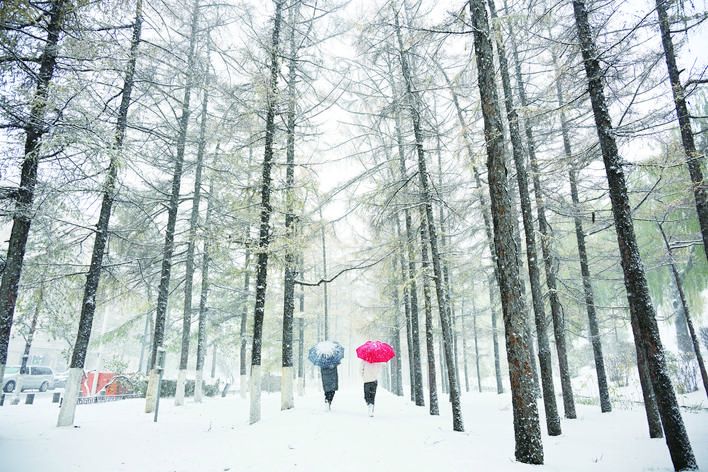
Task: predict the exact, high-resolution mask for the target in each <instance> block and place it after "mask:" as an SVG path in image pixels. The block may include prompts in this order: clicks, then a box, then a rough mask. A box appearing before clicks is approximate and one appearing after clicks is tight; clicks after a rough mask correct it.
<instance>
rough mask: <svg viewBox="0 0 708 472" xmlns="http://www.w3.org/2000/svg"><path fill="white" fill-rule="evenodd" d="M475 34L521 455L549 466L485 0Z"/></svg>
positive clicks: (476, 6)
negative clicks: (527, 328) (523, 299)
mask: <svg viewBox="0 0 708 472" xmlns="http://www.w3.org/2000/svg"><path fill="white" fill-rule="evenodd" d="M470 14H471V17H472V22H473V30H474V46H475V53H476V60H477V75H478V85H479V91H480V97H481V103H482V114H483V117H484V137H485V142H486V145H487V169H488V173H489V193H490V195H491V209H492V219H493V222H494V247H495V249H496V256H497V258H496V264H497V267H498V271H499V272H498V274H499V280H498V283H499V291H500V294H501V300H502V309H503V312H504V332H505V336H506V352H507V360H508V365H509V379H510V385H511V391H512V405H513V415H514V433H515V440H516V451H515V456H516V459H517V460H518V461H519V462H523V463H527V464H542V463H543V444H542V442H541V428H540V424H539V419H538V410H537V407H536V398H535V394H534V386H533V372H532V369H531V362H530V359H529V351H528V347H527V346H526V342H525V339H524V336H523V333H524V324H525V318H524V310H523V307H522V304H521V281H520V279H519V267H518V263H517V251H518V248H517V247H516V244H515V241H514V239H513V234H514V225H515V223H514V221H513V218H512V212H511V207H512V205H511V199H510V197H509V191H508V187H507V186H508V182H507V170H506V165H505V162H506V159H505V155H504V154H505V152H504V137H503V126H502V122H501V112H500V111H499V106H498V100H497V89H496V78H495V69H494V66H493V64H494V59H493V52H492V43H491V39H490V36H489V24H488V22H487V12H486V10H485V8H484V3H483V2H482V0H470Z"/></svg>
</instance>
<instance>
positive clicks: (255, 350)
mask: <svg viewBox="0 0 708 472" xmlns="http://www.w3.org/2000/svg"><path fill="white" fill-rule="evenodd" d="M284 3H285V0H275V14H274V19H273V34H272V37H271V46H270V48H271V49H270V83H269V85H268V90H267V97H266V100H267V105H266V106H267V111H266V126H265V150H264V155H263V174H262V176H261V218H260V220H261V221H260V229H259V235H258V262H257V265H256V304H255V309H254V316H253V347H252V348H251V408H250V417H249V421H250V424H253V423H257V422H258V421H260V419H261V346H262V344H263V317H264V315H265V301H266V287H267V283H268V251H269V248H268V246H269V245H270V215H271V213H272V212H273V207H272V206H271V203H270V193H271V180H272V177H271V170H272V168H273V140H274V138H275V113H276V109H277V103H276V101H277V96H278V75H279V71H280V67H279V63H278V57H279V43H280V23H281V18H282V11H283V4H284Z"/></svg>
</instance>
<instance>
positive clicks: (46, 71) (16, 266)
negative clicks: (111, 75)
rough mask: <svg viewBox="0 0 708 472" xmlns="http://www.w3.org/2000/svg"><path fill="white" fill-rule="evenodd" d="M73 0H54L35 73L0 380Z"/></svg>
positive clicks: (0, 299)
mask: <svg viewBox="0 0 708 472" xmlns="http://www.w3.org/2000/svg"><path fill="white" fill-rule="evenodd" d="M70 4H71V2H69V1H68V0H54V1H52V2H51V11H50V13H49V22H48V24H47V39H46V40H45V46H44V50H43V52H42V56H41V57H40V60H39V64H40V66H39V72H38V73H37V75H36V80H37V82H36V88H35V91H34V97H33V100H32V108H31V109H30V113H29V118H28V120H27V123H26V125H25V154H24V159H23V161H22V168H21V174H20V186H19V187H18V189H17V196H16V197H15V199H16V200H15V209H14V212H13V215H12V230H11V232H10V240H9V244H8V248H7V256H6V258H5V269H4V270H3V274H2V282H0V383H1V382H2V378H3V376H4V375H5V364H6V363H7V350H8V346H9V344H10V331H11V330H12V318H13V317H14V314H15V303H16V302H17V290H18V286H19V283H20V275H21V273H22V263H23V260H24V257H25V247H26V246H27V238H28V237H29V231H30V225H31V223H32V216H31V215H32V204H33V201H34V191H35V187H36V185H37V168H38V166H39V159H40V151H41V147H42V136H43V135H44V133H45V132H46V130H47V127H46V125H45V123H44V117H45V114H46V105H47V98H48V96H49V84H50V82H51V81H52V76H53V75H54V69H55V65H56V60H57V55H58V53H59V36H60V35H61V32H62V24H63V20H64V17H65V15H66V12H67V9H68V8H69V7H70Z"/></svg>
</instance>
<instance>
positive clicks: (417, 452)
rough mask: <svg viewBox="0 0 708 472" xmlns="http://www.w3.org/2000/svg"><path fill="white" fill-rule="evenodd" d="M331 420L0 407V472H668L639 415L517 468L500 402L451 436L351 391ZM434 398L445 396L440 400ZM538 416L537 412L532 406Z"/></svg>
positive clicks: (314, 399) (468, 398)
mask: <svg viewBox="0 0 708 472" xmlns="http://www.w3.org/2000/svg"><path fill="white" fill-rule="evenodd" d="M341 387H342V388H341V389H340V391H339V392H337V394H336V396H335V398H334V402H333V407H332V411H325V408H324V401H323V398H322V394H321V392H319V391H317V390H315V389H314V388H313V390H312V391H311V392H309V393H308V394H307V395H305V396H304V397H296V407H295V409H293V410H289V411H285V412H281V411H280V406H279V405H280V396H279V394H264V397H263V403H262V420H261V421H260V422H259V423H257V424H255V425H249V424H248V402H247V401H246V400H245V399H242V398H240V397H238V396H231V395H230V396H227V397H226V398H213V399H207V400H206V401H205V402H204V403H202V404H195V403H192V402H191V401H187V404H186V405H184V406H181V407H175V406H174V401H173V400H172V399H163V400H162V401H161V403H160V409H159V417H158V422H157V423H155V422H153V415H152V414H145V413H143V409H144V400H124V401H120V402H112V403H105V404H97V405H80V406H78V407H77V416H76V423H75V424H76V426H77V427H75V428H57V427H56V426H55V424H56V419H57V414H58V407H57V405H56V404H51V403H50V402H48V401H46V402H41V403H38V404H35V405H17V406H9V405H6V406H3V407H0V470H2V471H5V470H7V471H10V470H14V471H22V472H35V471H49V470H51V471H56V472H70V471H71V472H74V471H99V470H100V471H111V472H112V471H131V472H140V471H150V472H163V471H164V472H202V471H203V472H220V471H239V472H246V471H263V472H266V471H267V472H274V471H298V470H301V471H330V470H331V471H337V472H340V471H341V472H347V471H358V472H360V471H362V470H372V471H384V470H386V471H389V470H391V471H399V470H406V471H423V470H425V471H430V470H432V471H435V470H437V469H438V468H440V467H442V468H443V470H445V471H463V470H464V471H469V470H479V471H520V470H529V471H530V470H534V471H539V470H543V471H558V472H560V471H563V472H566V471H570V470H572V471H603V472H607V471H645V470H652V471H667V472H668V471H672V470H673V467H672V465H671V461H670V458H669V454H668V450H667V448H666V443H665V442H664V440H663V439H659V440H656V439H654V440H652V439H649V438H648V434H647V427H646V420H645V419H644V414H643V411H642V410H641V409H640V408H635V409H634V410H632V411H626V410H619V409H616V411H614V412H612V413H609V414H604V415H603V414H600V412H599V408H597V407H591V406H584V405H578V416H579V417H578V419H577V420H573V421H569V420H563V435H562V436H560V437H555V438H549V437H548V436H547V435H546V434H545V428H543V429H544V435H543V444H544V453H545V465H543V466H540V467H539V466H528V465H525V464H520V463H517V462H515V461H514V442H513V428H512V419H511V409H510V405H509V394H508V393H507V394H504V395H495V394H489V393H485V394H476V393H469V394H466V395H465V397H464V399H463V412H464V417H465V418H464V419H465V432H464V433H455V432H453V431H452V420H451V419H450V411H449V410H450V407H449V404H448V403H447V401H446V400H445V399H444V398H441V416H440V417H431V416H430V415H428V408H427V407H415V406H414V405H412V404H411V403H410V402H409V401H407V399H405V398H403V399H402V398H398V397H394V396H393V395H391V394H389V393H388V392H385V391H382V390H379V394H378V395H377V405H376V414H375V416H374V417H373V418H371V417H369V416H368V415H367V412H366V408H365V405H364V402H363V394H362V392H361V385H360V384H351V385H342V386H341ZM441 397H442V396H441ZM541 409H542V408H541ZM683 417H684V421H685V423H686V426H687V429H688V432H689V436H690V438H691V442H692V444H693V448H694V452H695V453H696V455H697V459H698V463H699V465H700V466H703V467H704V468H708V412H706V411H705V410H703V411H702V412H700V413H688V412H687V413H684V415H683Z"/></svg>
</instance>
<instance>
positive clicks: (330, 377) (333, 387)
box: [320, 366, 339, 392]
mask: <svg viewBox="0 0 708 472" xmlns="http://www.w3.org/2000/svg"><path fill="white" fill-rule="evenodd" d="M320 372H321V373H322V390H324V391H325V392H334V391H337V390H339V375H338V374H337V367H336V366H335V367H320Z"/></svg>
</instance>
